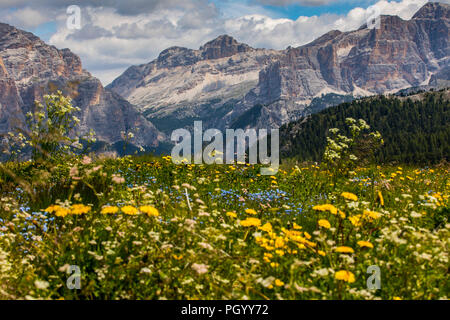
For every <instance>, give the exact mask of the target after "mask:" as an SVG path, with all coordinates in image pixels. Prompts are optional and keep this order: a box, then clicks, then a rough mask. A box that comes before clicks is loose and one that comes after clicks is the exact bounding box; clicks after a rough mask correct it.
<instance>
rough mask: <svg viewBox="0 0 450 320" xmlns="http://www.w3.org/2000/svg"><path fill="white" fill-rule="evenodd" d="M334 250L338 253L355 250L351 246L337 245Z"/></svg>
mask: <svg viewBox="0 0 450 320" xmlns="http://www.w3.org/2000/svg"><path fill="white" fill-rule="evenodd" d="M335 251H336V252H339V253H353V252H355V251H354V250H353V249H352V248H350V247H346V246H341V247H337V248H336V249H335Z"/></svg>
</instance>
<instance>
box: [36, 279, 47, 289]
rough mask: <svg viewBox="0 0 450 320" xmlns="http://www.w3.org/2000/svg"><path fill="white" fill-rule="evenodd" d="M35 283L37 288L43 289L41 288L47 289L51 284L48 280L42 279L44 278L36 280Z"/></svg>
mask: <svg viewBox="0 0 450 320" xmlns="http://www.w3.org/2000/svg"><path fill="white" fill-rule="evenodd" d="M34 285H35V286H36V288H37V289H41V290H46V289H47V288H48V287H49V286H50V284H49V283H48V282H47V281H42V280H36V281H35V282H34Z"/></svg>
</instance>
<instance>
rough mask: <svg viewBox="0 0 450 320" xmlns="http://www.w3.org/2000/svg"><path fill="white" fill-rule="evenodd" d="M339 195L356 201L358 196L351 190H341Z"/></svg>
mask: <svg viewBox="0 0 450 320" xmlns="http://www.w3.org/2000/svg"><path fill="white" fill-rule="evenodd" d="M341 197H343V198H345V199H347V200H352V201H358V197H357V196H356V194H354V193H351V192H342V193H341Z"/></svg>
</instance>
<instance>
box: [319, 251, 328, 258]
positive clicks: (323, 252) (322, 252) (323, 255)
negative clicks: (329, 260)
mask: <svg viewBox="0 0 450 320" xmlns="http://www.w3.org/2000/svg"><path fill="white" fill-rule="evenodd" d="M317 253H318V254H319V255H321V256H322V257H325V255H326V253H325V251H322V250H318V251H317Z"/></svg>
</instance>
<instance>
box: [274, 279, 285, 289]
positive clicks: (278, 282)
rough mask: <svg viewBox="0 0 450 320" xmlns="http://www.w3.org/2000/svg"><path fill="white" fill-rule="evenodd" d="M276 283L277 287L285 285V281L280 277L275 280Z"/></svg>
mask: <svg viewBox="0 0 450 320" xmlns="http://www.w3.org/2000/svg"><path fill="white" fill-rule="evenodd" d="M275 285H276V286H277V287H281V286H284V282H283V281H281V280H279V279H276V280H275Z"/></svg>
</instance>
